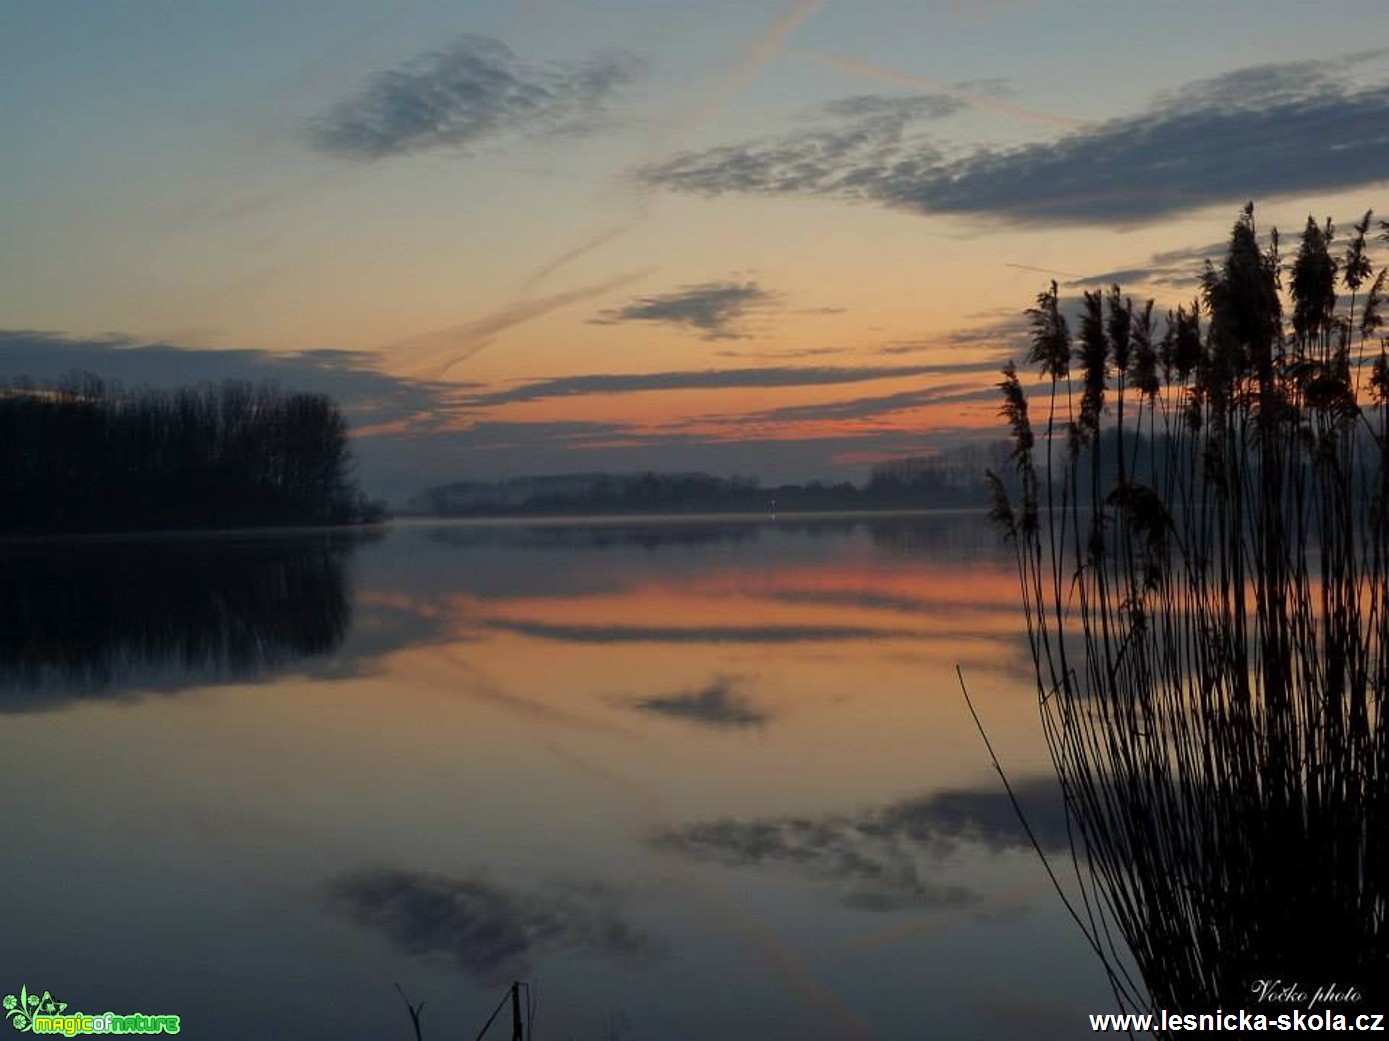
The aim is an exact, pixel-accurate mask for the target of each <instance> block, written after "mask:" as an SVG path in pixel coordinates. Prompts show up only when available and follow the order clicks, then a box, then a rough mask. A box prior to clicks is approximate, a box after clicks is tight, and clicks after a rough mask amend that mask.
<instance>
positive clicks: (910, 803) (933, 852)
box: [654, 778, 1068, 910]
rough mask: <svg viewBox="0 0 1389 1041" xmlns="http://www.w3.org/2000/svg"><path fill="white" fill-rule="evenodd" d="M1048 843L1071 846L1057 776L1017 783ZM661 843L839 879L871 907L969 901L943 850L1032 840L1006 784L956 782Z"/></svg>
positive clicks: (728, 824) (854, 901) (993, 848)
mask: <svg viewBox="0 0 1389 1041" xmlns="http://www.w3.org/2000/svg"><path fill="white" fill-rule="evenodd" d="M1015 791H1016V792H1017V794H1018V799H1019V802H1020V804H1021V805H1022V806H1023V812H1024V813H1025V814H1026V815H1027V819H1028V825H1029V826H1030V827H1031V829H1032V831H1033V834H1034V835H1036V836H1037V839H1038V842H1039V843H1040V844H1041V845H1042V847H1043V849H1045V850H1047V851H1049V852H1059V851H1062V850H1065V849H1067V848H1068V846H1067V838H1066V823H1065V817H1064V813H1063V811H1062V808H1061V803H1060V799H1059V797H1058V793H1057V790H1056V784H1055V782H1054V781H1053V780H1052V779H1050V778H1034V779H1032V780H1030V781H1025V782H1022V783H1021V784H1019V785H1017V786H1016V787H1015ZM654 841H655V844H656V845H657V846H658V847H660V848H663V849H667V850H673V851H675V852H677V853H680V854H683V855H685V856H687V857H690V858H692V859H695V860H704V861H710V862H713V863H718V864H726V865H728V866H731V867H738V868H778V867H779V868H786V869H790V870H793V871H796V872H798V873H800V874H803V875H806V876H808V877H810V878H812V879H815V880H818V881H822V882H829V883H832V884H834V885H835V886H836V887H837V888H838V889H839V892H840V899H841V900H842V901H843V902H844V903H846V904H849V905H850V906H854V907H860V908H864V909H870V910H895V909H899V908H904V907H921V906H926V907H941V906H944V907H964V906H970V905H972V904H974V903H977V902H978V900H979V896H978V894H976V893H975V892H974V891H973V890H970V889H968V888H966V887H964V886H960V885H954V884H946V883H942V882H940V881H938V880H937V879H938V877H939V876H940V874H941V871H940V866H941V863H942V861H943V859H944V858H945V857H947V856H949V855H950V854H951V853H953V852H955V851H957V850H959V849H960V848H961V847H965V846H976V847H982V848H984V849H985V850H987V851H989V852H992V853H1000V852H1004V851H1008V850H1017V851H1023V850H1027V849H1030V848H1031V843H1030V841H1029V840H1028V838H1027V834H1026V832H1025V831H1024V830H1023V828H1022V826H1021V824H1019V822H1018V818H1017V814H1016V811H1015V810H1014V809H1013V805H1012V803H1011V802H1010V801H1009V799H1008V796H1007V794H1006V793H1005V792H1004V791H1002V790H1001V789H994V788H989V789H987V790H955V791H945V792H940V793H938V794H935V795H931V796H927V797H924V798H920V799H911V800H907V801H904V802H900V803H894V804H892V805H890V806H886V807H882V808H880V809H871V810H865V811H862V812H860V813H854V814H830V815H827V816H823V817H775V818H769V819H764V820H753V821H735V820H719V821H714V822H710V823H702V824H692V825H689V826H687V827H684V828H681V829H678V830H674V831H667V832H664V833H661V834H659V835H657V836H656V837H655V839H654Z"/></svg>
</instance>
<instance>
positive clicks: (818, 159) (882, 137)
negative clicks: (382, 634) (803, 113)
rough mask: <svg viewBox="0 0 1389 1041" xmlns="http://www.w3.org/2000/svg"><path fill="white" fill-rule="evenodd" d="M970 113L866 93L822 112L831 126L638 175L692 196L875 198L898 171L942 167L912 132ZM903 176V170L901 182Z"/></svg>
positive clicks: (941, 100)
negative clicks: (928, 123)
mask: <svg viewBox="0 0 1389 1041" xmlns="http://www.w3.org/2000/svg"><path fill="white" fill-rule="evenodd" d="M963 107H964V103H963V102H961V101H958V100H956V99H955V98H952V97H950V96H949V95H945V94H941V95H905V96H904V95H877V94H863V95H855V96H853V97H847V98H841V99H839V100H838V101H834V102H830V103H829V104H828V105H826V106H824V107H823V108H822V109H821V111H820V115H821V117H822V119H825V120H827V123H825V124H822V125H819V126H815V127H810V128H807V129H804V130H800V131H797V132H795V133H792V134H787V135H784V136H782V137H779V138H775V139H772V140H769V141H760V142H752V143H748V144H740V145H724V146H719V147H716V148H711V149H708V150H705V151H701V152H684V153H680V154H677V155H675V156H674V157H672V158H670V159H666V160H664V161H662V162H659V163H654V164H649V165H647V166H644V167H642V168H641V169H639V170H638V172H637V178H638V181H639V182H640V183H642V184H645V185H647V186H650V187H657V188H665V189H668V190H672V191H677V192H683V193H686V194H691V195H721V194H723V193H725V192H746V193H756V194H764V195H782V194H813V195H832V196H840V197H845V198H873V197H875V196H876V195H877V194H878V193H879V192H880V191H882V190H883V189H882V188H881V187H880V185H879V182H880V181H882V180H883V179H884V178H887V177H890V176H892V175H893V171H894V169H896V168H897V167H899V166H900V165H905V166H907V167H912V168H915V167H916V166H918V165H920V164H923V163H928V162H929V163H938V162H940V161H941V159H942V153H940V152H938V151H937V150H936V149H934V148H933V147H931V146H929V145H927V144H925V143H924V142H922V141H920V140H916V141H914V142H910V141H909V139H908V137H907V130H908V129H909V128H910V127H911V126H912V125H914V124H915V123H918V122H920V121H923V120H932V119H941V118H944V117H945V116H948V115H952V114H954V113H955V112H958V111H959V110H960V109H961V108H963ZM901 172H902V171H901V170H898V171H897V173H898V174H899V175H900V173H901Z"/></svg>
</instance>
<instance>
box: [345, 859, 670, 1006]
mask: <svg viewBox="0 0 1389 1041" xmlns="http://www.w3.org/2000/svg"><path fill="white" fill-rule="evenodd" d="M328 892H329V898H330V901H331V903H332V904H333V905H334V906H335V907H336V908H337V909H338V910H339V911H340V912H342V913H343V914H344V915H345V916H346V917H347V918H348V919H350V920H351V921H353V922H356V923H357V924H359V925H365V926H370V927H372V928H375V929H377V930H379V931H380V932H382V933H384V934H385V936H386V937H387V939H389V940H390V941H391V942H392V943H394V944H395V945H396V946H397V947H399V948H400V949H401V950H402V951H404V952H405V953H406V954H409V955H415V956H422V957H426V956H434V957H443V958H445V959H447V960H448V961H450V962H452V963H453V964H454V965H455V966H456V967H457V968H459V969H460V970H462V971H463V972H465V973H467V974H468V975H470V976H473V977H476V978H477V979H480V980H485V981H488V982H493V981H497V980H507V979H512V978H515V977H517V976H524V975H528V974H529V971H530V968H531V966H532V965H533V963H534V960H535V959H536V958H537V957H540V956H543V955H546V954H550V953H554V952H557V951H566V950H573V951H581V952H584V953H586V954H600V955H603V956H606V957H609V958H617V959H620V960H628V959H634V958H637V957H639V956H641V957H649V956H650V954H651V952H652V946H653V945H652V944H651V942H650V941H649V940H648V939H647V938H646V937H645V936H643V935H642V934H641V933H640V932H638V931H637V930H636V929H635V928H633V927H632V926H631V925H629V924H628V923H627V921H626V920H625V919H624V918H623V917H622V916H621V914H620V912H619V908H618V901H617V898H616V896H615V894H613V893H612V892H611V891H610V890H608V889H607V888H605V887H602V886H598V885H580V886H573V885H571V886H556V887H550V888H547V889H540V890H535V891H529V892H527V891H522V890H518V889H511V888H507V887H504V886H501V885H498V884H497V883H494V882H491V881H489V880H487V879H486V878H483V877H481V876H473V877H467V878H454V877H450V876H446V875H434V874H426V873H424V872H418V871H408V870H405V869H401V868H386V869H378V870H373V871H364V872H360V873H357V874H351V875H346V876H343V877H341V878H338V879H336V880H334V881H333V882H332V883H331V884H330V885H329V887H328Z"/></svg>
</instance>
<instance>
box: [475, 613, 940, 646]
mask: <svg viewBox="0 0 1389 1041" xmlns="http://www.w3.org/2000/svg"><path fill="white" fill-rule="evenodd" d="M484 624H485V625H486V626H487V627H488V628H490V629H500V630H502V631H504V632H510V633H518V634H520V635H522V636H530V637H534V638H535V639H539V640H557V641H560V642H563V643H596V644H604V643H669V644H688V643H748V644H780V643H825V642H830V641H842V640H901V639H916V638H917V636H918V634H917V633H915V632H912V631H911V630H909V629H876V628H873V627H871V626H860V625H564V624H560V623H553V622H538V621H526V620H521V619H517V620H510V619H502V618H494V619H489V620H488V621H487V622H485V623H484Z"/></svg>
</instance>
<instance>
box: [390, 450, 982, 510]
mask: <svg viewBox="0 0 1389 1041" xmlns="http://www.w3.org/2000/svg"><path fill="white" fill-rule="evenodd" d="M983 474H984V467H983V466H979V467H977V468H975V469H973V470H971V471H961V470H960V469H959V468H958V467H957V466H953V465H951V464H949V463H941V462H937V461H936V460H934V459H915V460H895V461H893V462H892V463H889V464H884V465H882V466H880V467H878V468H876V469H875V470H874V471H873V473H872V476H871V477H870V479H869V481H868V482H867V483H866V484H864V485H862V486H858V485H854V484H851V483H850V482H848V481H843V482H840V483H838V484H825V483H822V482H820V481H810V482H808V483H806V484H782V485H775V486H763V485H762V484H761V483H760V482H759V481H757V480H756V479H755V478H750V477H714V476H711V475H709V474H705V473H675V474H670V473H640V474H583V475H563V476H550V477H525V478H516V479H513V480H510V481H501V482H497V483H482V482H458V483H455V484H449V485H443V486H440V487H437V488H431V489H429V490H427V491H425V492H423V493H422V494H420V495H418V496H416V497H415V498H414V499H413V500H412V502H411V504H410V506H411V509H412V510H414V511H416V512H420V513H430V514H435V515H438V516H531V515H565V514H642V513H771V512H786V513H795V512H815V511H827V510H888V509H930V508H971V507H977V508H981V509H982V508H983V507H985V506H986V505H987V503H988V499H987V490H986V488H985V486H984V482H983Z"/></svg>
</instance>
